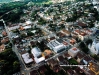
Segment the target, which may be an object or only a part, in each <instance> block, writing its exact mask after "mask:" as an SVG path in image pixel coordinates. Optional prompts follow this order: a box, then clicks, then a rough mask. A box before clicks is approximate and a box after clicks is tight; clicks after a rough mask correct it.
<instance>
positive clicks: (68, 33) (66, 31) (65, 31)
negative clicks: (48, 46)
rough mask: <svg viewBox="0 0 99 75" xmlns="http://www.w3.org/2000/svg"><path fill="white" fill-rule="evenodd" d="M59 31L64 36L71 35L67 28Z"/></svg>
mask: <svg viewBox="0 0 99 75" xmlns="http://www.w3.org/2000/svg"><path fill="white" fill-rule="evenodd" d="M61 32H62V33H64V34H65V35H66V36H70V35H71V32H69V31H68V30H65V29H63V30H62V31H61Z"/></svg>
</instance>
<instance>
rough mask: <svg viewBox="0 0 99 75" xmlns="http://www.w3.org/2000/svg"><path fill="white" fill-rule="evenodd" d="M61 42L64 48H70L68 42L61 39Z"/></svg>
mask: <svg viewBox="0 0 99 75" xmlns="http://www.w3.org/2000/svg"><path fill="white" fill-rule="evenodd" d="M63 44H64V45H65V47H66V49H68V48H70V44H69V43H68V42H67V41H63Z"/></svg>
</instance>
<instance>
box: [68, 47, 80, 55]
mask: <svg viewBox="0 0 99 75" xmlns="http://www.w3.org/2000/svg"><path fill="white" fill-rule="evenodd" d="M79 51H80V50H79V49H77V48H76V47H73V48H71V49H70V50H68V54H69V55H70V56H72V57H75V56H76V55H77V53H78V52H79Z"/></svg>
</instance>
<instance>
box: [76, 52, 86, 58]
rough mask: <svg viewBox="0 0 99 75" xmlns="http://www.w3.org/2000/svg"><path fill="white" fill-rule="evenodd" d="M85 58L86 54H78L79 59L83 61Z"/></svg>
mask: <svg viewBox="0 0 99 75" xmlns="http://www.w3.org/2000/svg"><path fill="white" fill-rule="evenodd" d="M85 56H86V54H84V53H83V52H78V53H77V58H80V59H82V58H83V57H85Z"/></svg>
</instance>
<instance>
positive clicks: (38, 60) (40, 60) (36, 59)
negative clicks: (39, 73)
mask: <svg viewBox="0 0 99 75" xmlns="http://www.w3.org/2000/svg"><path fill="white" fill-rule="evenodd" d="M34 60H35V62H36V63H40V62H42V61H44V60H45V58H44V57H40V58H36V57H35V58H34Z"/></svg>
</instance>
